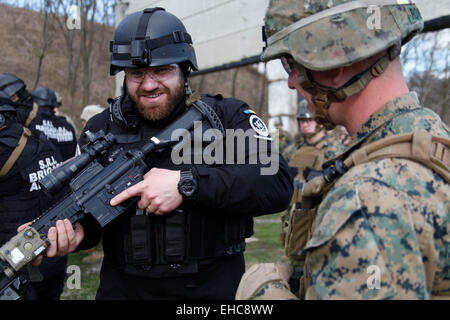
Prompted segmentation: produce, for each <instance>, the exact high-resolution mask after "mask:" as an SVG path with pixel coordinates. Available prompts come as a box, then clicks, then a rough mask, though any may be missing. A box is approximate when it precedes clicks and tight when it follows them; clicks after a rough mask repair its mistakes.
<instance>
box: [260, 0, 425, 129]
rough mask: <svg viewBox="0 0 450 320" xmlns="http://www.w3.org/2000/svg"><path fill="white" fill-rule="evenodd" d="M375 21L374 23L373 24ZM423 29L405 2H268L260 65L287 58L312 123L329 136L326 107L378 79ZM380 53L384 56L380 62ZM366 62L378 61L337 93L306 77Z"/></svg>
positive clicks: (330, 125) (416, 13)
mask: <svg viewBox="0 0 450 320" xmlns="http://www.w3.org/2000/svg"><path fill="white" fill-rule="evenodd" d="M377 17H378V19H379V20H380V21H378V23H376V21H375V22H374V21H373V20H374V18H377ZM381 18H382V19H381ZM375 20H376V19H375ZM381 20H382V21H381ZM381 22H382V23H381ZM422 28H423V20H422V17H421V16H420V13H419V10H418V9H417V7H416V6H415V5H414V4H412V3H410V0H354V1H350V0H271V2H270V5H269V9H268V11H267V14H266V17H265V32H266V37H268V38H267V39H266V44H267V47H266V48H265V50H264V52H263V54H262V57H261V59H262V60H263V61H267V60H271V59H276V58H282V61H283V60H285V61H284V62H285V64H284V65H286V63H288V59H290V58H289V57H292V59H293V60H294V61H293V62H296V63H297V68H296V69H297V70H298V76H297V80H298V83H299V84H300V85H301V86H302V88H303V89H305V90H306V91H308V93H310V94H311V101H312V103H313V104H314V106H315V118H316V121H317V122H318V123H320V124H323V125H324V126H325V128H326V129H327V130H330V129H333V128H334V127H335V124H334V123H333V121H332V119H331V118H330V115H329V113H328V109H329V107H330V105H331V103H332V102H339V101H343V100H345V99H346V98H347V97H349V96H352V95H355V94H357V93H358V92H360V91H361V90H363V89H364V88H365V87H366V86H367V84H368V83H369V82H370V81H371V80H372V79H373V78H375V77H378V76H380V75H381V74H382V73H383V72H384V70H386V68H387V67H388V65H389V63H390V62H391V61H392V60H394V59H395V58H396V57H397V56H398V55H399V54H400V48H401V45H402V44H403V43H405V42H406V41H408V40H409V39H410V38H411V37H412V36H413V35H414V34H415V33H416V32H418V31H420V30H421V29H422ZM379 53H383V54H384V55H383V56H382V57H381V58H380V57H378V54H379ZM371 57H376V59H377V60H376V61H375V62H373V63H372V65H371V66H370V67H369V68H368V69H366V70H365V71H363V72H361V73H359V74H356V75H354V76H353V77H352V78H351V79H350V80H349V81H348V82H347V83H345V84H344V85H343V86H341V87H339V88H330V87H327V86H323V85H321V84H320V83H318V82H316V81H314V80H313V79H312V78H311V76H310V73H309V72H308V69H309V70H315V71H326V70H331V69H335V68H338V67H344V66H348V65H352V64H354V63H356V62H358V61H361V60H364V59H368V58H371ZM289 64H290V63H289ZM289 69H290V66H289ZM289 69H287V70H289Z"/></svg>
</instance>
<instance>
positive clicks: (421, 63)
mask: <svg viewBox="0 0 450 320" xmlns="http://www.w3.org/2000/svg"><path fill="white" fill-rule="evenodd" d="M401 59H402V63H403V66H404V73H405V77H406V79H407V81H408V85H409V88H410V90H413V91H415V92H417V94H418V96H419V99H420V102H421V104H422V105H423V106H425V107H428V108H431V109H433V110H434V111H435V112H436V113H438V114H439V115H440V116H441V118H442V119H443V120H444V122H446V123H449V121H450V115H449V112H448V105H449V103H450V95H449V91H450V68H449V67H450V32H449V30H442V31H439V32H428V33H423V34H420V35H418V36H416V37H415V38H413V39H412V40H411V41H410V42H409V43H408V44H407V45H406V46H404V47H403V49H402V54H401Z"/></svg>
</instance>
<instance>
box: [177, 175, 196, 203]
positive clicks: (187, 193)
mask: <svg viewBox="0 0 450 320" xmlns="http://www.w3.org/2000/svg"><path fill="white" fill-rule="evenodd" d="M197 188H198V184H197V180H195V178H194V176H193V175H192V171H191V170H182V171H181V172H180V181H179V182H178V192H180V194H181V195H182V196H183V200H194V199H195V196H196V194H197Z"/></svg>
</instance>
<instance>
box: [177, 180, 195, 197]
mask: <svg viewBox="0 0 450 320" xmlns="http://www.w3.org/2000/svg"><path fill="white" fill-rule="evenodd" d="M180 191H181V192H182V194H183V195H185V196H187V197H189V196H192V195H193V194H194V192H195V183H194V181H192V180H191V179H186V180H183V181H182V182H181V186H180Z"/></svg>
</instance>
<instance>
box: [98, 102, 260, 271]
mask: <svg viewBox="0 0 450 320" xmlns="http://www.w3.org/2000/svg"><path fill="white" fill-rule="evenodd" d="M213 103H214V100H213V99H211V101H208V104H209V105H211V106H212V105H213ZM181 108H182V107H181ZM121 111H122V113H123V116H124V118H125V120H126V121H125V122H120V121H113V120H114V119H113V118H114V117H112V118H111V121H109V122H108V124H107V125H106V127H105V125H104V124H103V126H101V128H103V129H105V130H106V132H111V133H112V134H114V136H115V137H116V139H117V144H116V145H114V146H113V148H112V149H111V150H110V151H109V155H108V156H106V157H105V158H104V159H103V160H104V161H107V158H108V157H109V156H111V155H113V154H114V151H115V150H117V149H119V148H124V149H125V150H128V149H131V148H134V147H139V146H140V145H143V144H144V143H145V142H146V141H147V140H148V139H150V138H151V137H153V136H154V135H155V134H157V133H158V132H159V131H160V130H161V129H162V128H164V127H165V126H166V125H167V123H168V122H169V121H170V120H171V119H172V118H173V117H175V116H177V115H178V114H179V113H180V112H182V109H179V111H175V112H174V114H173V115H172V116H170V117H169V118H168V119H165V120H164V122H163V123H158V124H149V123H147V122H144V121H143V120H141V118H140V117H139V116H138V115H137V113H136V111H134V109H133V108H132V107H131V106H130V105H129V104H127V103H124V105H123V106H122V108H121ZM98 119H99V120H100V118H98ZM95 120H96V119H94V122H95ZM100 121H101V120H100ZM125 123H126V124H125ZM125 126H126V128H125ZM99 128H100V123H99ZM145 162H146V164H147V166H148V169H149V170H150V169H151V168H153V167H158V168H164V169H173V170H183V169H188V168H189V166H188V165H177V166H176V165H174V164H173V163H172V162H171V150H165V151H162V152H156V153H153V154H151V155H150V156H149V157H148V158H147V159H146V160H145ZM252 233H253V219H252V218H251V217H246V216H241V215H232V214H220V215H219V214H216V212H212V211H211V209H209V210H208V209H206V208H201V207H199V206H195V204H193V203H183V204H182V205H181V206H180V207H179V208H178V209H177V210H175V211H174V212H171V213H169V214H165V215H158V216H157V215H154V214H149V215H147V214H146V212H145V211H144V212H142V211H141V210H137V206H136V205H134V206H132V207H131V208H130V209H128V211H127V212H125V213H124V214H122V215H121V216H119V217H118V218H117V219H116V220H115V221H113V222H111V223H110V224H109V225H107V226H106V227H105V228H104V229H103V249H104V252H105V260H108V261H109V262H110V263H111V264H112V265H115V266H116V267H118V268H120V269H124V270H125V272H126V273H128V274H131V275H135V276H141V277H150V278H153V277H176V276H182V275H186V274H191V273H195V272H197V271H198V268H199V266H201V265H202V264H203V263H208V261H211V259H212V258H215V257H219V256H224V255H230V254H236V253H240V252H243V251H244V249H245V238H246V237H249V236H251V235H252Z"/></svg>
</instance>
